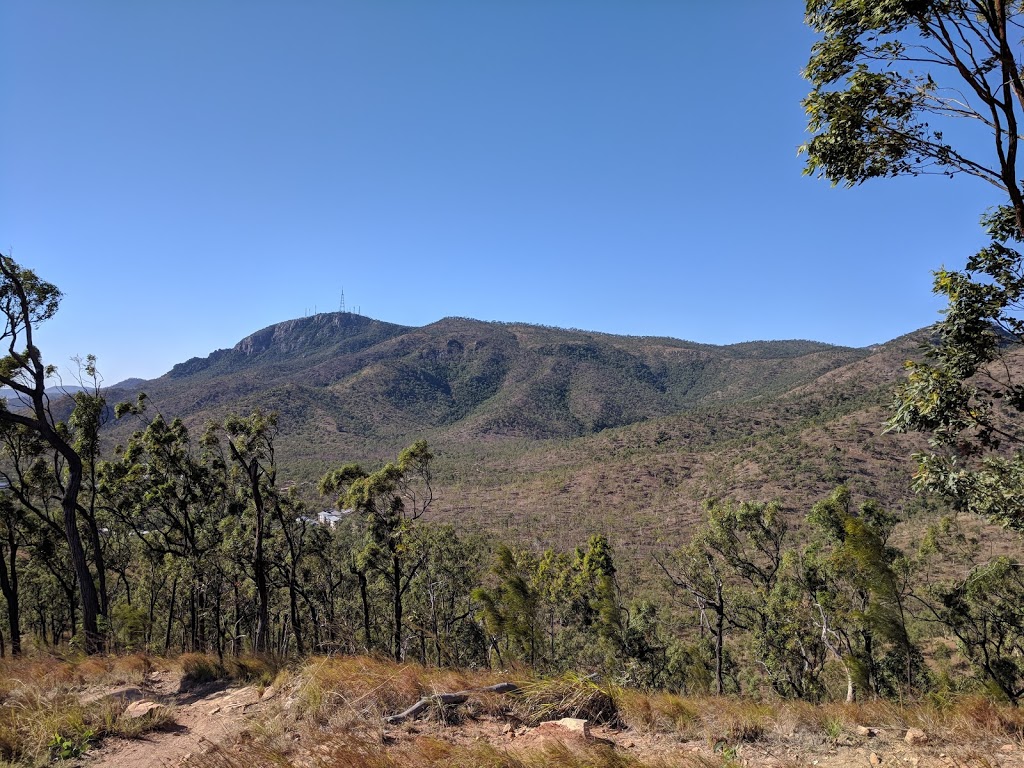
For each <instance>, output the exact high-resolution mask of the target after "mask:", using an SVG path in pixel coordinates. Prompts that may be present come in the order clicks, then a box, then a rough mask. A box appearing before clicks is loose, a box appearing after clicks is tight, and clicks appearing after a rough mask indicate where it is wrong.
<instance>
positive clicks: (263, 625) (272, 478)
mask: <svg viewBox="0 0 1024 768" xmlns="http://www.w3.org/2000/svg"><path fill="white" fill-rule="evenodd" d="M277 433H278V424H277V414H276V413H271V414H264V413H263V412H262V411H260V410H259V409H257V410H255V411H253V412H252V414H250V415H249V416H248V417H246V418H243V417H240V416H229V417H228V418H227V419H225V420H224V422H223V424H213V425H210V427H209V429H208V430H207V432H206V434H205V435H204V437H203V444H204V446H205V447H206V448H208V449H210V450H211V451H220V453H221V457H222V458H221V461H222V462H223V463H224V465H225V466H227V465H228V464H230V466H231V467H232V468H233V477H234V478H235V479H236V480H238V481H240V482H238V483H237V484H236V493H237V494H238V496H237V498H238V501H239V502H242V501H244V504H245V508H247V510H248V511H249V512H250V513H251V531H250V535H251V537H252V538H251V542H252V548H251V550H250V552H251V555H250V557H249V559H248V562H249V565H250V566H251V572H252V579H253V584H254V585H255V587H256V626H255V629H254V632H253V649H254V650H256V651H267V650H269V649H270V582H269V570H270V564H269V561H268V558H267V552H266V542H267V537H268V529H269V526H270V523H271V520H270V517H269V515H270V510H271V508H272V507H273V506H274V505H276V504H277V503H278V502H279V499H278V488H277V462H276V459H275V445H274V442H275V440H276V438H277ZM222 434H223V435H224V438H225V442H226V444H227V449H226V451H224V446H223V444H222V443H221V435H222ZM236 605H237V600H236Z"/></svg>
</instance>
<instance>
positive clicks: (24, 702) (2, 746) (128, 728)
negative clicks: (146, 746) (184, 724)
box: [0, 656, 172, 766]
mask: <svg viewBox="0 0 1024 768" xmlns="http://www.w3.org/2000/svg"><path fill="white" fill-rule="evenodd" d="M149 666H150V662H149V660H148V658H146V657H144V656H125V657H120V658H103V657H91V658H68V659H61V658H58V657H53V656H41V657H35V658H30V659H18V660H11V659H4V660H0V760H3V761H9V762H11V763H15V764H19V765H29V766H34V765H45V764H47V763H49V762H51V761H52V760H54V759H60V758H65V759H67V758H73V757H77V756H78V755H80V754H81V753H83V752H84V751H86V750H87V749H89V748H90V747H91V746H93V745H94V744H96V743H97V742H98V741H100V740H101V739H103V738H104V737H106V736H112V735H116V736H124V737H126V738H133V737H137V736H139V735H140V734H142V733H144V732H145V731H148V730H152V729H154V728H159V727H161V726H163V725H164V724H166V723H167V722H169V721H170V719H171V717H172V715H171V713H170V711H168V710H166V709H164V710H160V711H158V712H156V713H155V714H154V715H152V716H150V717H147V718H142V719H137V720H132V719H128V718H124V717H121V713H122V712H123V710H124V704H123V702H121V701H120V700H117V699H111V698H104V697H99V698H93V699H92V700H86V698H85V697H83V696H82V693H83V692H84V691H85V690H87V689H90V688H95V687H96V686H100V685H103V686H116V685H123V684H139V683H141V682H142V680H143V678H144V676H145V674H146V672H147V671H148V669H149Z"/></svg>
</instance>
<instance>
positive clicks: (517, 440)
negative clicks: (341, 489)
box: [111, 313, 921, 549]
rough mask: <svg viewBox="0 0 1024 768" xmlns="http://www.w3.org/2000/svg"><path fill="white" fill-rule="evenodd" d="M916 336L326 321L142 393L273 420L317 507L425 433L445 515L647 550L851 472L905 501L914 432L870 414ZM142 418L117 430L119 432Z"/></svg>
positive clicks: (197, 412)
mask: <svg viewBox="0 0 1024 768" xmlns="http://www.w3.org/2000/svg"><path fill="white" fill-rule="evenodd" d="M920 340H921V337H905V338H901V339H897V340H895V341H893V342H889V343H888V344H884V345H879V346H876V347H872V348H868V349H851V348H846V347H837V346H831V345H827V344H822V343H818V342H812V341H764V342H747V343H742V344H734V345H730V346H712V345H705V344H697V343H692V342H686V341H680V340H676V339H667V338H652V337H624V336H612V335H607V334H597V333H588V332H584V331H574V330H565V329H557V328H546V327H540V326H531V325H523V324H498V323H485V322H480V321H475V320H468V319H464V318H446V319H444V320H441V321H439V322H437V323H433V324H431V325H428V326H425V327H423V328H408V327H403V326H398V325H393V324H388V323H383V322H380V321H376V320H372V319H369V318H366V317H362V316H359V315H353V314H344V313H329V314H319V315H314V316H312V317H307V318H302V319H297V320H291V321H288V322H285V323H280V324H277V325H274V326H271V327H269V328H265V329H263V330H261V331H258V332H256V333H254V334H252V335H251V336H248V337H246V338H245V339H243V340H241V341H240V342H239V343H238V344H236V345H235V346H234V347H233V348H231V349H228V350H219V351H217V352H214V353H213V354H211V355H209V356H208V357H206V358H193V359H192V360H189V361H187V362H185V363H181V364H179V365H177V366H175V367H174V368H173V369H172V370H171V371H170V372H169V373H168V374H167V375H165V376H163V377H161V378H159V379H155V380H153V381H149V382H145V383H142V384H139V385H138V389H141V390H144V391H145V392H146V394H147V395H148V396H149V397H150V399H151V402H152V403H153V405H154V407H155V408H156V409H158V410H159V411H160V412H161V413H163V414H164V415H165V416H167V417H168V418H170V417H179V416H180V417H182V418H183V419H184V420H185V422H186V423H187V424H190V425H192V427H193V428H194V429H198V428H201V426H202V425H203V424H204V423H206V422H207V421H209V420H218V419H222V418H223V417H224V416H225V415H227V414H229V413H243V414H244V413H249V412H251V411H252V410H254V409H257V408H259V409H261V410H263V411H264V412H269V411H274V412H277V413H278V414H279V415H280V424H281V433H280V435H279V437H278V442H277V458H278V461H279V462H280V465H281V467H282V472H283V474H284V475H285V476H286V477H287V478H288V479H289V481H290V482H294V483H296V484H298V486H299V487H300V488H305V489H306V492H307V496H308V497H309V498H311V499H312V498H313V497H314V494H313V493H312V486H313V483H314V481H315V480H316V479H317V478H319V477H320V476H321V475H322V474H323V473H324V472H325V471H327V470H328V469H330V468H332V467H335V466H339V465H341V464H343V463H345V462H347V461H361V462H365V463H368V464H374V463H381V462H383V461H384V460H386V459H387V457H390V456H393V455H394V454H395V453H397V451H398V450H399V449H400V448H402V447H403V446H404V445H407V444H408V443H410V442H412V441H413V440H415V439H419V438H424V439H426V440H427V441H428V442H429V443H430V445H431V447H432V449H433V451H434V453H435V454H436V456H437V462H436V470H435V471H436V475H437V479H438V481H439V483H440V489H439V502H438V505H437V510H438V511H437V514H438V515H439V517H440V518H441V519H444V520H450V521H452V522H455V521H458V522H459V524H460V525H461V526H463V527H468V528H470V529H482V530H493V529H495V527H500V528H502V529H505V530H507V529H515V530H517V531H522V532H523V533H527V532H528V533H529V535H530V536H531V538H532V540H534V541H535V542H537V543H538V544H539V543H546V544H551V543H561V544H569V543H572V544H578V543H582V542H584V541H585V540H586V538H587V536H588V535H590V534H592V533H596V532H603V533H609V534H610V535H612V536H613V537H615V538H621V539H623V540H626V541H629V542H631V543H632V544H634V545H635V546H637V547H638V548H641V549H642V548H643V547H645V546H649V545H650V544H651V543H652V542H654V541H655V540H660V541H663V542H665V541H668V542H675V541H678V540H679V537H680V534H681V533H682V532H684V531H685V530H686V529H687V527H688V526H691V525H692V524H693V523H694V522H695V521H696V520H697V519H698V518H699V517H700V515H701V509H702V505H703V502H704V500H705V499H707V498H708V497H709V496H712V495H724V496H732V497H734V498H758V499H770V498H779V499H782V500H783V502H784V504H785V505H787V507H789V508H792V509H799V508H801V507H804V506H805V505H808V504H809V503H811V502H813V501H814V500H816V499H818V498H821V497H822V496H823V495H824V494H825V493H827V492H828V490H829V489H830V488H831V487H832V486H834V485H835V484H836V483H837V482H840V481H845V482H848V483H849V484H851V486H852V487H853V488H854V489H855V491H856V492H858V493H859V494H863V495H865V496H871V497H873V498H878V499H879V500H881V501H883V502H884V503H887V504H889V505H892V506H895V507H897V508H902V507H903V506H905V505H906V504H908V503H910V495H909V493H908V490H907V489H908V484H909V469H910V465H909V463H908V459H907V457H908V454H909V449H910V447H911V446H913V445H916V444H919V441H915V440H914V439H911V438H905V437H895V436H889V435H885V436H883V435H882V434H881V424H882V422H883V421H884V418H885V413H884V406H885V405H886V404H887V403H888V401H889V400H890V398H891V394H890V391H891V388H892V386H893V384H894V383H895V382H896V381H897V380H898V378H899V376H900V374H901V371H902V364H903V361H904V360H905V359H907V358H908V357H910V356H913V355H915V354H916V353H917V346H918V344H919V343H920ZM132 394H133V392H132V391H131V390H130V389H129V390H118V391H117V392H116V397H117V398H121V399H128V398H130V397H131V396H132ZM111 397H112V398H113V397H114V393H112V394H111ZM137 426H138V425H137V424H132V423H131V422H127V423H122V424H120V425H113V429H114V436H115V437H114V439H120V440H124V439H125V437H126V436H127V434H128V433H129V431H130V430H131V429H134V428H136V427H137Z"/></svg>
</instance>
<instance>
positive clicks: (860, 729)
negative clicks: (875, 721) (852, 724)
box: [857, 725, 878, 738]
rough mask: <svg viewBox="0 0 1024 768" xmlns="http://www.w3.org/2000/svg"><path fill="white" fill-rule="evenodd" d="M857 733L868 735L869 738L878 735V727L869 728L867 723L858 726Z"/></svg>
mask: <svg viewBox="0 0 1024 768" xmlns="http://www.w3.org/2000/svg"><path fill="white" fill-rule="evenodd" d="M857 735H858V736H867V737H868V738H871V737H872V736H877V735H878V729H877V728H868V727H867V726H866V725H858V726H857Z"/></svg>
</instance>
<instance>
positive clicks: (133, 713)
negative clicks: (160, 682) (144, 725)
mask: <svg viewBox="0 0 1024 768" xmlns="http://www.w3.org/2000/svg"><path fill="white" fill-rule="evenodd" d="M160 706H161V705H160V704H157V703H156V702H155V701H149V700H147V699H141V700H139V701H133V702H132V703H131V704H129V705H128V706H127V707H125V710H124V716H125V717H127V718H128V719H129V720H138V719H139V718H143V717H145V716H146V715H148V714H149V713H150V712H152V711H153V710H155V709H160Z"/></svg>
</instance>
